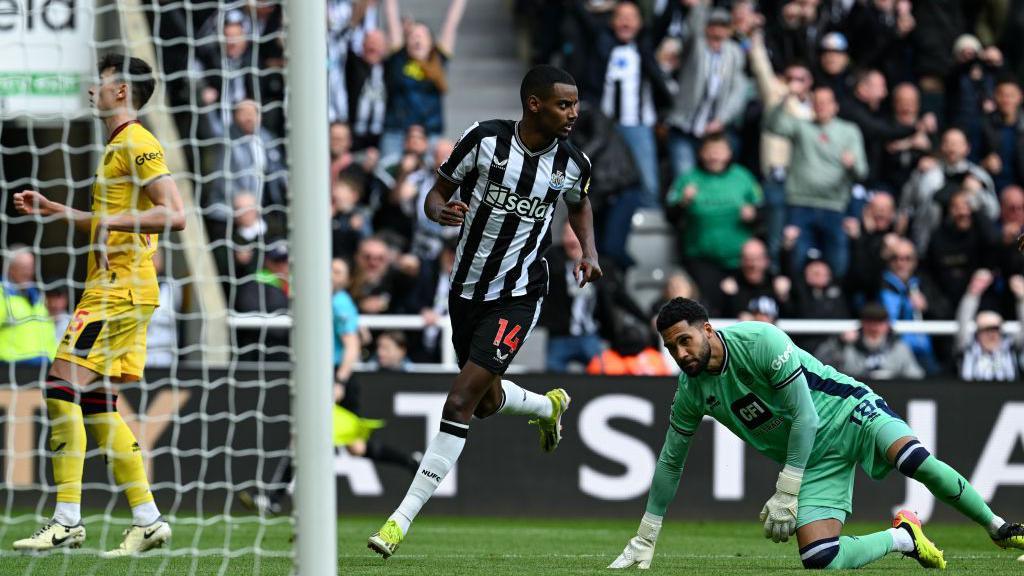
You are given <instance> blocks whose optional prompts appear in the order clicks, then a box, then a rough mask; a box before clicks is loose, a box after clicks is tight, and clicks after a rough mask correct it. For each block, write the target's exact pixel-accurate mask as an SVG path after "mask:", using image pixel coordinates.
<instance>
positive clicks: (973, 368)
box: [956, 269, 1024, 381]
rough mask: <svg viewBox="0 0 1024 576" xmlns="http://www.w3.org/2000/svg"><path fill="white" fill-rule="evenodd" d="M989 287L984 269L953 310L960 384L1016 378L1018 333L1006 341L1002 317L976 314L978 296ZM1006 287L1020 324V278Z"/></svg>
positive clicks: (1023, 279)
mask: <svg viewBox="0 0 1024 576" xmlns="http://www.w3.org/2000/svg"><path fill="white" fill-rule="evenodd" d="M991 284H992V273H991V272H989V271H988V270H985V269H981V270H978V271H977V272H975V273H974V276H973V277H972V278H971V283H970V285H969V286H968V287H967V292H965V293H964V297H963V298H962V299H961V300H960V306H958V307H957V311H956V319H957V323H958V324H959V325H960V328H959V333H958V336H957V351H958V353H959V360H960V362H959V376H960V378H961V379H963V380H989V381H992V380H1003V381H1010V380H1016V379H1017V377H1018V375H1019V374H1020V369H1021V365H1020V361H1021V352H1022V347H1021V343H1022V336H1021V334H1022V333H1018V335H1017V337H1016V338H1009V337H1007V336H1005V335H1003V333H1002V327H1003V317H1002V316H1000V315H999V313H998V312H994V311H992V310H983V311H981V312H978V306H979V304H980V302H981V295H982V294H984V293H985V291H986V290H987V289H988V287H989V285H991ZM1009 284H1010V292H1011V293H1012V294H1013V297H1014V301H1015V307H1014V308H1015V311H1016V313H1017V319H1018V320H1024V276H1013V277H1011V278H1010V281H1009ZM972 320H973V321H974V329H973V330H972V329H971V321H972Z"/></svg>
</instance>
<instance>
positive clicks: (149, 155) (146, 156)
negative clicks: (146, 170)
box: [135, 152, 164, 166]
mask: <svg viewBox="0 0 1024 576" xmlns="http://www.w3.org/2000/svg"><path fill="white" fill-rule="evenodd" d="M163 157H164V153H163V152H145V153H142V154H139V155H138V156H136V157H135V163H136V164H137V165H139V166H142V165H143V164H145V163H146V161H148V160H159V159H161V158H163Z"/></svg>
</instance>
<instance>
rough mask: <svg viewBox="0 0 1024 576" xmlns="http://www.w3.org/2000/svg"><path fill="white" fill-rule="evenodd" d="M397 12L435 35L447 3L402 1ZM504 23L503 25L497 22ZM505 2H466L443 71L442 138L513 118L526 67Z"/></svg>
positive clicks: (442, 1) (489, 0) (504, 0)
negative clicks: (445, 79)
mask: <svg viewBox="0 0 1024 576" xmlns="http://www.w3.org/2000/svg"><path fill="white" fill-rule="evenodd" d="M401 6H402V11H403V13H404V14H409V15H410V16H412V17H413V18H416V19H417V20H420V21H423V22H425V23H426V24H427V25H428V26H430V29H431V30H433V31H434V33H435V34H437V33H438V32H440V30H441V24H442V22H443V21H444V16H445V12H446V11H447V9H448V2H447V1H445V0H402V1H401ZM503 22H504V23H505V24H504V25H503V24H502V23H503ZM517 49H518V40H517V37H516V30H515V26H514V23H513V18H512V10H511V8H510V6H509V2H507V0H469V1H468V2H467V5H466V12H465V14H464V15H463V18H462V23H461V25H460V26H459V32H458V38H457V40H456V44H455V57H454V58H453V59H452V61H451V63H450V65H449V68H448V85H449V86H450V87H451V89H450V90H449V92H448V95H447V96H446V97H445V134H446V135H447V136H449V137H450V138H458V137H459V135H461V134H462V131H463V130H465V129H466V128H467V127H469V125H470V124H472V123H473V122H476V121H478V120H488V119H491V118H510V119H518V118H519V116H520V106H519V83H520V81H521V80H522V77H523V74H524V73H525V72H526V66H525V65H524V64H523V63H522V62H521V61H520V60H519V58H518V52H517Z"/></svg>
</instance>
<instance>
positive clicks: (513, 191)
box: [438, 120, 590, 301]
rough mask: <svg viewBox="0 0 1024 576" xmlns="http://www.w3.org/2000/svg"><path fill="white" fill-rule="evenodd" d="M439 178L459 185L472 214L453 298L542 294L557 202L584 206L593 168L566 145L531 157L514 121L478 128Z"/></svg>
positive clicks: (465, 136)
mask: <svg viewBox="0 0 1024 576" xmlns="http://www.w3.org/2000/svg"><path fill="white" fill-rule="evenodd" d="M438 173H439V174H440V175H441V176H442V177H444V178H447V179H448V180H450V181H452V182H454V183H456V184H460V187H459V192H458V194H459V200H461V201H462V202H465V203H466V205H468V206H469V212H467V213H466V216H465V220H464V221H463V223H462V230H461V231H460V232H459V244H458V247H457V248H456V251H455V267H454V268H453V269H452V275H451V293H452V294H457V295H459V296H461V297H462V298H466V299H470V300H477V301H481V300H495V299H498V298H505V297H509V296H524V295H526V294H544V293H546V291H547V285H548V266H547V262H546V261H545V260H544V253H545V252H547V249H548V246H550V244H551V230H550V226H551V218H552V215H553V214H554V211H555V202H557V201H558V198H559V196H562V197H564V199H565V201H566V202H567V203H570V204H577V203H579V202H581V201H582V200H583V197H584V196H585V195H586V194H587V189H588V188H589V186H590V160H589V159H588V158H587V156H586V154H583V153H582V152H580V151H579V150H577V149H576V148H575V147H574V146H573V145H572V144H570V143H569V142H568V141H567V140H558V139H556V140H555V141H553V142H552V143H551V145H550V146H548V147H547V148H545V149H544V150H540V151H538V152H530V151H529V150H528V149H527V148H526V146H525V145H524V144H523V143H522V141H521V140H520V139H519V123H518V122H515V121H513V120H489V121H487V122H477V123H476V124H473V125H472V126H470V127H469V129H468V130H466V132H465V133H464V134H463V135H462V138H460V139H459V141H458V143H457V144H456V145H455V150H454V151H453V152H452V155H451V156H449V157H448V160H447V161H446V162H445V163H444V164H442V165H441V167H440V168H439V169H438Z"/></svg>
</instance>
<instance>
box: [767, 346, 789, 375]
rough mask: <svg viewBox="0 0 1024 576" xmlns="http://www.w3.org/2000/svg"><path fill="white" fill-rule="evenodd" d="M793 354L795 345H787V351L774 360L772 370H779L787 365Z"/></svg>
mask: <svg viewBox="0 0 1024 576" xmlns="http://www.w3.org/2000/svg"><path fill="white" fill-rule="evenodd" d="M792 354H793V345H792V344H787V345H786V351H785V352H783V353H782V354H779V355H778V356H776V357H775V359H774V360H772V364H771V366H772V370H778V369H779V368H782V367H783V366H784V365H785V364H786V362H789V357H790V356H791V355H792Z"/></svg>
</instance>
